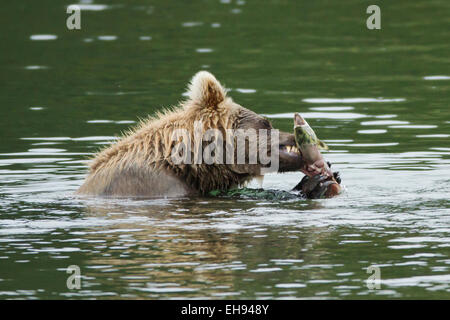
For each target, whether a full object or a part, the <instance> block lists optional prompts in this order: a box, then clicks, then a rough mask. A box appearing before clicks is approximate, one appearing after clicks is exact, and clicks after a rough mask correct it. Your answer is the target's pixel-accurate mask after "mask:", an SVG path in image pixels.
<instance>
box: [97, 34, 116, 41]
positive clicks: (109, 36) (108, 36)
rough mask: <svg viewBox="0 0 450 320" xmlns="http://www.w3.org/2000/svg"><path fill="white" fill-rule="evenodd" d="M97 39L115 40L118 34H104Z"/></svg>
mask: <svg viewBox="0 0 450 320" xmlns="http://www.w3.org/2000/svg"><path fill="white" fill-rule="evenodd" d="M97 39H98V40H101V41H114V40H117V36H113V35H104V36H98V37H97Z"/></svg>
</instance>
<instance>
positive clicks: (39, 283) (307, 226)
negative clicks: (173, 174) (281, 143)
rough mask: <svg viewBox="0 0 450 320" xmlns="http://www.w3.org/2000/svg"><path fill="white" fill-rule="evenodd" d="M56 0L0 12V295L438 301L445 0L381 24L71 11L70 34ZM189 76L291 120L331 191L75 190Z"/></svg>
mask: <svg viewBox="0 0 450 320" xmlns="http://www.w3.org/2000/svg"><path fill="white" fill-rule="evenodd" d="M68 4H70V2H65V1H59V2H56V3H55V1H40V2H39V3H38V2H35V1H25V2H24V1H21V2H20V3H19V2H14V1H12V2H5V3H4V4H3V9H4V10H2V14H1V15H2V16H1V18H2V21H4V23H3V24H2V33H1V35H0V37H1V43H2V48H3V50H1V51H2V53H1V55H0V69H1V72H0V77H1V80H2V81H1V83H2V85H1V86H0V93H1V94H0V109H1V114H2V116H1V117H0V128H1V129H0V130H1V132H2V133H1V137H2V143H1V144H0V206H1V211H0V298H2V299H6V298H26V299H36V298H37V299H48V298H108V299H117V298H152V299H160V298H186V297H189V298H214V299H230V298H233V299H243V298H251V299H253V298H258V299H268V298H339V299H345V298H369V299H372V298H447V299H448V298H450V270H449V268H450V259H449V252H450V248H449V246H450V205H449V201H448V199H449V193H450V178H449V176H450V169H449V164H450V157H449V155H450V144H449V138H450V129H449V123H450V111H449V106H448V101H449V97H450V95H449V88H450V82H449V80H450V69H449V67H448V63H449V56H450V50H449V41H448V39H449V30H450V29H449V20H448V14H447V13H448V9H450V8H449V3H448V1H443V0H442V1H441V0H435V1H414V2H411V1H395V2H390V3H383V4H382V5H380V6H381V10H382V30H377V31H369V30H367V29H366V27H365V19H366V17H367V15H366V13H365V9H366V7H367V5H369V3H367V4H366V3H361V2H360V1H346V2H345V3H341V2H339V3H337V2H336V3H332V2H328V1H314V3H312V2H309V1H302V2H300V1H296V2H295V4H294V3H291V2H287V1H267V2H264V3H262V2H259V1H258V2H257V3H256V1H235V0H232V1H218V0H217V1H208V2H204V1H193V2H192V3H191V2H189V3H187V2H186V3H185V2H180V1H178V2H176V4H175V2H174V3H169V2H168V1H153V2H151V3H147V2H143V1H142V2H141V1H133V2H119V1H105V2H91V1H83V2H82V4H83V6H82V8H83V9H84V11H82V18H81V19H82V20H81V21H82V29H81V30H80V31H68V30H67V29H66V26H65V18H66V16H67V15H66V13H65V9H66V5H68ZM201 69H207V70H210V71H211V72H213V73H214V74H215V75H216V76H217V78H218V79H219V80H221V81H222V82H223V83H224V84H225V85H226V86H227V87H228V88H230V89H231V91H230V95H231V96H232V97H233V98H234V99H235V100H236V101H237V102H238V103H240V104H241V105H243V106H245V107H248V108H250V109H252V110H254V111H256V112H258V113H260V114H264V115H266V116H268V117H270V119H271V121H272V122H273V124H274V126H275V127H277V128H280V129H282V130H284V131H290V130H292V115H293V113H294V112H301V113H302V114H303V115H304V116H305V118H307V120H308V122H309V123H310V124H311V126H313V128H315V129H316V131H317V133H318V135H319V137H321V138H323V140H325V142H326V143H327V144H328V145H329V146H330V148H331V150H330V152H328V153H326V154H325V157H326V158H327V159H328V160H330V161H331V162H332V163H333V169H335V170H339V171H340V172H341V174H342V179H343V184H344V185H345V189H346V190H345V193H344V194H343V195H341V196H339V197H337V198H335V199H330V200H310V201H297V202H292V201H291V202H270V201H252V200H227V199H221V200H220V199H208V198H201V199H199V198H195V199H194V198H193V199H177V200H168V199H162V200H139V201H136V200H132V199H126V200H123V199H122V200H112V199H88V200H86V199H84V200H83V199H77V198H75V197H74V196H73V192H74V191H75V190H76V189H77V188H78V187H79V186H80V185H81V183H82V181H83V178H84V176H85V173H86V165H85V160H86V159H88V158H89V156H90V155H92V154H93V153H94V152H95V151H96V150H98V149H99V148H101V147H102V146H104V145H105V144H106V143H109V142H111V141H113V140H114V139H115V138H114V137H115V136H117V135H118V134H120V132H121V131H123V130H126V129H127V128H128V127H129V126H132V125H133V123H135V122H136V121H137V119H138V118H139V117H144V116H146V115H147V114H151V113H153V112H154V111H155V110H158V109H159V108H160V107H162V106H169V105H174V104H176V102H177V101H179V100H180V99H182V98H183V93H184V92H185V85H186V83H187V81H188V80H189V78H190V77H191V76H192V75H193V74H194V73H195V72H197V71H198V70H201ZM301 176H302V175H301V174H298V173H291V174H284V175H270V176H267V177H266V179H265V182H264V187H265V188H276V189H282V190H289V189H290V188H292V187H293V186H295V184H296V183H297V182H298V181H299V180H300V179H301ZM255 186H256V185H255ZM70 265H77V266H79V267H80V269H81V274H82V288H81V289H80V290H69V289H68V288H67V286H66V280H67V277H68V276H69V274H67V273H66V269H67V267H68V266H70ZM369 266H377V267H379V268H380V271H381V280H382V281H381V288H380V289H379V290H370V289H368V287H367V285H366V279H367V278H368V277H369V276H370V275H371V273H367V270H368V267H369Z"/></svg>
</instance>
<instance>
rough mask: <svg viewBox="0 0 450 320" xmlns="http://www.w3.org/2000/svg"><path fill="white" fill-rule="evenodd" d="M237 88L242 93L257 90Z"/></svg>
mask: <svg viewBox="0 0 450 320" xmlns="http://www.w3.org/2000/svg"><path fill="white" fill-rule="evenodd" d="M235 90H236V91H237V92H240V93H255V92H256V90H255V89H243V88H236V89H235Z"/></svg>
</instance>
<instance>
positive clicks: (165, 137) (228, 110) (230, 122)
mask: <svg viewBox="0 0 450 320" xmlns="http://www.w3.org/2000/svg"><path fill="white" fill-rule="evenodd" d="M242 110H247V109H245V108H243V107H241V106H239V105H238V104H235V103H234V102H233V101H232V99H231V98H229V97H227V95H226V91H225V89H224V88H223V87H222V85H221V84H220V83H219V82H218V81H217V79H216V78H215V77H214V76H213V75H212V74H210V73H209V72H206V71H200V72H198V73H197V74H196V75H195V76H194V77H193V78H192V80H191V82H190V84H189V98H188V99H187V100H186V101H184V102H182V103H181V104H180V105H179V106H178V107H176V108H174V109H168V110H165V111H163V112H158V113H157V114H156V115H155V116H153V117H150V118H148V119H147V120H145V121H141V122H140V124H139V125H138V126H137V127H136V128H134V129H132V130H131V131H129V132H128V133H126V134H125V135H124V136H123V137H122V138H121V139H120V140H119V141H118V142H116V143H114V144H113V145H111V146H110V147H108V148H106V149H104V150H103V151H101V152H99V153H98V154H97V155H96V156H95V158H94V159H93V161H92V163H91V165H90V172H89V176H88V177H87V179H86V181H85V183H84V184H83V185H82V186H81V187H80V189H79V190H78V193H79V194H91V195H107V196H108V195H109V196H146V197H161V196H184V195H190V194H205V193H207V192H209V191H211V190H214V189H221V190H224V189H228V188H231V187H234V186H238V185H240V184H242V183H245V182H246V181H248V180H249V179H251V178H252V175H251V174H242V173H237V172H236V171H233V168H232V166H230V165H225V164H213V165H207V164H197V165H196V164H191V165H187V164H179V165H177V164H174V163H173V162H172V160H171V153H172V148H173V147H174V144H175V143H174V141H172V140H171V139H172V135H173V133H174V131H175V130H176V129H187V130H188V132H189V135H190V138H191V141H192V142H193V141H194V122H196V121H202V123H203V125H204V128H203V130H204V131H206V130H207V129H209V128H214V129H219V130H221V131H222V132H224V131H225V130H226V129H234V128H235V127H236V126H237V124H238V123H239V117H240V113H241V111H242ZM248 111H249V110H248ZM249 112H250V111H249ZM255 115H256V114H255Z"/></svg>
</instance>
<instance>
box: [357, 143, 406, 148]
mask: <svg viewBox="0 0 450 320" xmlns="http://www.w3.org/2000/svg"><path fill="white" fill-rule="evenodd" d="M398 144H399V143H398V142H385V143H354V144H348V146H349V147H392V146H397V145H398Z"/></svg>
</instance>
